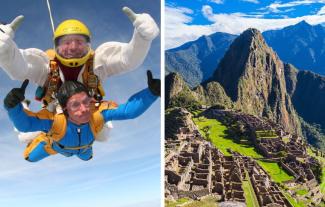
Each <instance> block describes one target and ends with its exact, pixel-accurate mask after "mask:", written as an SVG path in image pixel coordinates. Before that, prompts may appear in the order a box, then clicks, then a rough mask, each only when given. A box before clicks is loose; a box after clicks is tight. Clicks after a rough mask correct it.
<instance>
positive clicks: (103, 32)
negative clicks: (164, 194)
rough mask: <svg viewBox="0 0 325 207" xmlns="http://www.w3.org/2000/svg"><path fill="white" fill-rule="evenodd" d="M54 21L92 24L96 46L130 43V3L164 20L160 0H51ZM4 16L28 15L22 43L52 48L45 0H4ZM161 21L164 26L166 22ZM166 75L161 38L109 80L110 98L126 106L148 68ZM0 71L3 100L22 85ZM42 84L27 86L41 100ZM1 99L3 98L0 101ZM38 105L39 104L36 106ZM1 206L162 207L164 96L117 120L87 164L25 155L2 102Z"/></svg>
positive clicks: (1, 9)
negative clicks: (138, 113)
mask: <svg viewBox="0 0 325 207" xmlns="http://www.w3.org/2000/svg"><path fill="white" fill-rule="evenodd" d="M51 3H52V10H53V18H54V24H55V25H57V24H58V23H59V22H61V21H62V20H65V19H69V18H76V19H79V20H81V21H83V22H85V23H86V24H87V25H88V27H89V29H90V30H91V32H92V47H93V48H96V47H97V46H98V45H99V44H101V43H104V42H108V41H118V42H128V41H129V40H130V38H131V37H132V32H133V26H132V24H131V23H130V21H129V20H128V18H127V17H126V16H125V15H124V13H123V12H122V11H121V9H122V7H123V6H128V7H130V8H131V9H133V10H134V11H135V12H138V13H140V12H147V13H149V14H151V15H152V16H153V18H154V19H155V20H156V22H158V23H159V22H160V1H159V0H137V1H133V0H119V1H115V0H107V1H103V0H92V1H87V0H70V1H65V0H55V1H54V0H52V1H51ZM0 14H1V15H0V21H1V22H11V20H12V19H13V18H15V17H16V16H18V15H21V14H22V15H24V16H25V19H24V22H23V23H22V25H21V26H20V28H19V29H18V30H17V32H16V37H15V42H16V43H17V45H18V46H19V47H20V48H30V47H36V48H40V49H42V50H46V49H48V48H51V47H52V46H53V44H52V30H51V26H50V20H49V16H48V13H47V7H46V0H33V1H26V0H15V1H13V0H1V7H0ZM159 25H160V24H159ZM147 69H152V71H153V74H154V76H156V77H157V76H159V75H160V36H159V37H157V38H156V39H155V40H154V41H153V44H152V47H151V49H150V51H149V54H148V56H147V58H146V60H145V62H144V64H143V65H142V66H140V68H138V69H137V70H135V71H133V72H130V73H127V74H124V75H120V76H116V77H111V78H108V79H107V81H106V82H105V83H104V88H105V91H106V94H107V97H106V98H107V99H110V100H115V101H116V102H118V103H124V102H125V101H126V100H127V98H128V97H130V96H131V95H132V94H134V93H135V92H137V91H139V90H141V89H143V88H145V87H146V86H147V85H146V70H147ZM20 84H21V83H20V82H19V81H13V80H10V79H9V78H8V76H7V75H6V74H5V73H4V72H3V71H2V70H1V69H0V99H1V100H3V98H4V97H5V95H6V94H7V92H8V91H9V90H10V89H11V88H12V87H17V86H20ZM34 92H35V85H32V84H30V85H29V86H28V88H27V95H26V96H27V98H29V99H32V100H33V97H34ZM1 103H2V101H1ZM38 107H39V103H36V102H35V101H33V108H38ZM0 122H1V125H0V134H1V136H0V163H1V164H0V206H10V207H21V206H25V207H29V206H49V207H54V206H55V207H56V206H60V207H89V206H96V207H104V206H105V207H106V206H114V207H131V206H132V207H133V206H142V207H155V206H160V193H161V191H160V100H159V101H157V102H155V103H154V104H153V106H151V108H150V109H149V110H148V111H147V112H146V113H145V114H143V115H142V116H141V117H139V118H137V119H135V120H131V121H120V122H114V123H113V124H114V129H113V131H112V134H111V137H110V139H109V141H108V142H105V143H95V144H94V158H93V159H92V160H90V161H88V162H84V161H81V160H79V159H78V158H75V157H72V158H66V157H64V156H61V155H56V156H53V157H50V158H47V159H45V160H42V161H40V162H37V163H29V162H27V161H25V160H24V159H23V156H22V153H23V150H24V148H25V145H24V144H21V143H19V142H18V139H17V134H15V133H14V132H13V126H12V124H11V123H10V122H9V120H8V117H7V114H6V113H5V110H4V108H3V105H2V104H1V106H0Z"/></svg>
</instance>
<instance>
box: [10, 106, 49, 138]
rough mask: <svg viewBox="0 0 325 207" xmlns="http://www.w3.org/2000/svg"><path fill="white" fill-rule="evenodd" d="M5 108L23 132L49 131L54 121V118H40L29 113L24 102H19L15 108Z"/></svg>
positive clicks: (15, 124)
mask: <svg viewBox="0 0 325 207" xmlns="http://www.w3.org/2000/svg"><path fill="white" fill-rule="evenodd" d="M5 108H6V110H7V112H8V115H9V118H10V120H11V121H12V123H13V124H14V126H15V127H16V128H17V129H18V130H19V131H21V132H34V131H45V132H48V131H49V130H50V129H51V126H52V122H53V121H52V120H49V119H39V118H37V117H35V116H30V115H27V113H26V112H25V111H24V110H23V106H22V104H18V105H16V106H15V107H14V108H7V107H5Z"/></svg>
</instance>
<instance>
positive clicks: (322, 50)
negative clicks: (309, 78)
mask: <svg viewBox="0 0 325 207" xmlns="http://www.w3.org/2000/svg"><path fill="white" fill-rule="evenodd" d="M263 37H264V38H265V41H266V42H267V44H268V45H270V46H271V47H272V48H273V50H275V51H276V53H277V54H278V55H279V57H280V59H281V60H282V61H284V62H289V63H291V64H293V65H294V66H295V67H297V68H299V69H305V70H310V71H313V72H315V73H318V74H323V75H324V74H325V44H324V42H325V28H324V27H323V26H321V25H314V26H312V25H309V24H308V23H307V22H305V21H302V22H300V23H298V24H296V25H292V26H288V27H285V28H283V29H281V30H270V31H266V32H263Z"/></svg>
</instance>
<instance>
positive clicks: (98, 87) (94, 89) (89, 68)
mask: <svg viewBox="0 0 325 207" xmlns="http://www.w3.org/2000/svg"><path fill="white" fill-rule="evenodd" d="M94 55H95V53H94V51H92V53H91V55H90V58H89V59H88V60H87V62H86V64H85V70H84V72H83V74H82V79H83V83H84V84H85V85H86V86H87V88H88V89H89V91H90V93H91V96H93V97H97V96H98V95H99V96H100V97H103V96H105V92H104V89H103V87H102V84H101V82H100V80H99V78H98V77H97V75H95V73H94ZM99 101H100V100H99Z"/></svg>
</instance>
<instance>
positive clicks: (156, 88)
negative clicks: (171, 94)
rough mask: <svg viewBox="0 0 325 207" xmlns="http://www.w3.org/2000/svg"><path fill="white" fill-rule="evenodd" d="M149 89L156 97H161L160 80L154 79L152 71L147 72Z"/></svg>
mask: <svg viewBox="0 0 325 207" xmlns="http://www.w3.org/2000/svg"><path fill="white" fill-rule="evenodd" d="M147 76H148V88H149V89H150V91H151V92H152V93H153V94H154V95H155V96H160V79H153V78H152V73H151V71H150V70H147Z"/></svg>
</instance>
